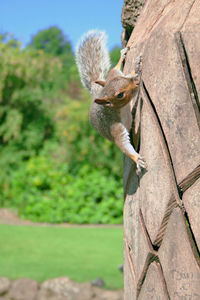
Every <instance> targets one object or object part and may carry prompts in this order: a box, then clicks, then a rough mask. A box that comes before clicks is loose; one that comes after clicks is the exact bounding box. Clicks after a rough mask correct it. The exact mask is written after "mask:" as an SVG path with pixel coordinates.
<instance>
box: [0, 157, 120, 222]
mask: <svg viewBox="0 0 200 300" xmlns="http://www.w3.org/2000/svg"><path fill="white" fill-rule="evenodd" d="M121 195H122V187H120V186H118V184H117V181H116V180H114V179H113V178H112V177H111V176H107V175H105V174H104V172H103V171H101V170H92V169H91V168H90V167H89V166H88V165H85V166H83V167H82V168H81V169H80V170H79V171H78V172H77V174H76V175H71V174H70V173H69V170H68V167H67V166H66V165H58V166H55V164H54V163H53V162H52V161H50V160H48V159H47V158H46V157H33V158H31V159H30V160H29V161H28V162H26V163H24V164H23V165H22V166H21V168H19V169H18V170H17V171H16V172H15V174H14V175H13V178H12V182H11V185H10V188H9V193H7V195H4V197H6V198H7V199H8V198H10V203H12V206H14V207H17V208H18V209H19V213H20V215H21V216H23V217H25V218H28V219H30V220H33V221H40V222H51V223H60V222H69V223H122V205H123V201H122V199H121Z"/></svg>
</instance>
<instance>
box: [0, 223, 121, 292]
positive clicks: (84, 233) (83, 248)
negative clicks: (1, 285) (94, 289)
mask: <svg viewBox="0 0 200 300" xmlns="http://www.w3.org/2000/svg"><path fill="white" fill-rule="evenodd" d="M122 238H123V237H122V228H102V227H100V228H91V227H90V228H86V227H70V228H63V227H50V226H49V227H35V226H12V225H0V276H6V277H8V278H10V279H16V278H20V277H27V278H32V279H36V280H38V281H40V282H42V281H44V280H46V279H49V278H55V277H60V276H67V277H70V278H71V279H72V280H75V281H77V282H86V281H91V280H94V279H96V278H98V277H101V278H103V280H104V281H105V283H106V288H108V289H116V288H122V287H123V275H122V274H121V273H120V272H119V270H118V265H119V264H121V263H122V261H123V250H122V248H123V242H122Z"/></svg>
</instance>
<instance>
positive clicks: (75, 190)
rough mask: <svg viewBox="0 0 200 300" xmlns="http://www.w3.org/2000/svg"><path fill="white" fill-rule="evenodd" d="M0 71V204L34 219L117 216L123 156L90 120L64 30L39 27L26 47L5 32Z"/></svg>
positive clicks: (0, 39)
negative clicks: (94, 128)
mask: <svg viewBox="0 0 200 300" xmlns="http://www.w3.org/2000/svg"><path fill="white" fill-rule="evenodd" d="M118 55H119V47H115V48H114V49H113V50H112V51H111V59H112V63H113V64H115V63H116V61H117V60H118V57H119V56H118ZM0 78H1V79H0V155H1V160H0V168H1V170H2V171H1V173H0V205H1V206H8V207H15V208H17V209H18V210H19V213H20V214H21V216H23V217H25V218H29V219H32V220H34V221H42V222H52V223H59V222H63V221H65V222H71V223H121V222H122V201H123V200H122V199H123V196H122V180H121V178H122V167H121V160H122V155H121V153H120V151H119V150H118V149H117V148H116V147H115V146H114V145H112V144H111V143H110V142H109V141H107V140H104V139H103V138H102V137H100V136H99V135H98V134H97V133H96V132H95V131H94V130H93V128H92V127H91V125H90V124H89V121H88V109H89V103H90V97H89V95H88V94H87V92H86V91H85V90H83V88H82V87H81V84H80V81H79V76H78V72H77V68H76V65H75V62H74V54H73V51H72V46H71V43H70V41H69V40H68V39H67V37H66V36H65V35H64V34H63V32H62V31H61V30H60V29H59V28H57V27H51V28H49V29H46V30H42V31H40V32H39V33H37V34H36V35H35V36H34V37H32V40H31V42H30V44H29V45H28V46H27V47H26V48H24V49H22V48H21V47H20V43H19V42H18V41H16V40H15V39H14V38H13V37H12V36H11V35H6V34H2V35H1V36H0Z"/></svg>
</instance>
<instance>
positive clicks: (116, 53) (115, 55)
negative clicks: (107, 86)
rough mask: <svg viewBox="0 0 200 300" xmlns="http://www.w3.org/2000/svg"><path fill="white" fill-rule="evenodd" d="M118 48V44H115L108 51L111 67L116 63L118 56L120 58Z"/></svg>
mask: <svg viewBox="0 0 200 300" xmlns="http://www.w3.org/2000/svg"><path fill="white" fill-rule="evenodd" d="M120 50H121V48H120V47H119V46H115V47H114V48H113V49H112V50H111V51H110V61H111V66H112V68H113V67H114V66H115V65H116V64H117V63H118V61H119V58H120Z"/></svg>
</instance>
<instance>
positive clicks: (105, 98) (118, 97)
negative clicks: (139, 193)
mask: <svg viewBox="0 0 200 300" xmlns="http://www.w3.org/2000/svg"><path fill="white" fill-rule="evenodd" d="M127 50H128V49H127V48H125V49H122V51H121V57H120V60H119V62H118V64H117V65H116V66H115V67H114V68H113V69H111V70H110V72H109V74H108V76H107V73H108V71H109V69H110V58H109V53H108V50H107V48H106V35H105V33H104V32H102V31H98V30H91V31H89V32H88V33H87V34H85V35H84V36H83V37H82V39H81V41H80V42H79V44H78V46H77V48H76V63H77V66H78V70H79V73H80V78H81V81H82V84H83V85H84V87H85V88H86V89H88V90H89V92H90V94H91V96H92V103H91V106H90V114H89V116H90V122H91V124H92V126H93V127H94V128H95V129H96V130H97V131H98V132H99V133H100V134H101V135H102V136H103V137H105V138H107V139H109V140H111V141H113V142H114V143H115V144H116V145H117V146H118V147H119V149H120V150H121V151H122V152H124V153H125V154H126V155H128V156H129V157H130V158H131V159H132V160H133V161H134V162H135V163H136V165H137V171H138V172H140V171H141V168H145V167H146V163H145V160H144V159H143V158H142V157H141V156H140V155H139V154H138V153H137V152H136V151H135V149H134V147H133V146H132V145H131V143H130V137H129V131H130V129H131V125H132V116H131V109H130V106H129V103H130V101H131V99H132V98H133V96H134V95H136V93H137V90H138V86H139V81H138V76H137V75H136V74H135V73H134V74H130V75H127V76H125V75H124V74H123V73H122V71H121V67H122V64H123V62H124V59H125V56H126V53H127ZM106 77H107V78H106ZM105 78H106V80H105Z"/></svg>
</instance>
